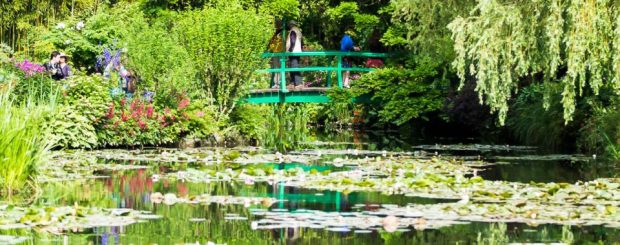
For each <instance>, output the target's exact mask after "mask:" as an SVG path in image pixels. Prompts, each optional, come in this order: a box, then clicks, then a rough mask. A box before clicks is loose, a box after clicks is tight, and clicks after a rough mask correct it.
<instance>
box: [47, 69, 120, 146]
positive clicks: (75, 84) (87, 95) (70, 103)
mask: <svg viewBox="0 0 620 245" xmlns="http://www.w3.org/2000/svg"><path fill="white" fill-rule="evenodd" d="M109 89H110V88H109V86H108V84H107V82H105V81H103V79H102V78H101V77H99V76H74V77H72V78H70V79H69V80H67V81H65V84H64V90H63V96H61V99H60V101H61V103H62V104H61V106H60V107H58V108H57V110H56V112H55V113H53V114H51V115H48V116H47V117H46V119H47V120H46V124H45V126H46V128H47V129H48V130H49V131H50V132H51V135H52V136H51V140H52V142H53V144H54V145H55V146H56V147H61V148H89V149H92V148H96V147H97V146H98V145H99V143H98V138H97V133H96V126H97V125H98V124H100V123H101V120H102V119H103V117H104V116H105V113H106V111H107V109H108V105H109V102H110V101H111V98H110V94H109Z"/></svg>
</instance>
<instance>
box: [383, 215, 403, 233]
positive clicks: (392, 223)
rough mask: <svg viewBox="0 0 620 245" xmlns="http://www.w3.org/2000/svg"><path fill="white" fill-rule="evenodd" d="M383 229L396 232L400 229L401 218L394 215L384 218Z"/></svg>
mask: <svg viewBox="0 0 620 245" xmlns="http://www.w3.org/2000/svg"><path fill="white" fill-rule="evenodd" d="M382 224H383V229H384V230H385V231H387V232H390V233H391V232H395V231H396V230H397V229H398V225H400V220H398V218H396V217H395V216H393V215H390V216H387V217H385V219H383V222H382Z"/></svg>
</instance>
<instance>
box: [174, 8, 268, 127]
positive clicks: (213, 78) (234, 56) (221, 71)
mask: <svg viewBox="0 0 620 245" xmlns="http://www.w3.org/2000/svg"><path fill="white" fill-rule="evenodd" d="M272 21H273V20H272V18H270V17H269V16H268V15H265V14H257V13H256V11H252V10H245V9H243V8H242V6H241V5H240V4H238V3H235V2H233V3H222V4H219V5H217V6H215V7H208V8H205V9H203V10H199V11H198V10H195V11H188V12H186V13H183V14H181V15H180V17H179V20H178V22H177V25H176V26H175V27H174V28H173V33H175V35H177V36H178V37H179V38H180V39H179V43H180V44H181V45H182V46H183V47H184V48H185V50H186V51H187V52H188V54H189V57H190V59H191V60H192V61H193V62H194V67H195V69H196V70H197V71H198V75H197V77H198V79H200V88H201V91H202V92H203V94H204V96H205V97H206V98H207V99H208V100H209V101H210V105H212V106H215V107H216V108H217V115H216V118H217V119H218V120H224V119H226V118H227V117H228V114H230V112H231V111H232V110H233V109H234V107H235V105H236V103H237V100H238V99H239V98H240V97H241V96H242V95H243V94H244V92H245V91H246V90H247V87H248V85H249V84H250V83H251V82H252V80H255V79H256V78H257V75H256V72H255V71H256V70H257V69H259V68H263V67H265V66H266V61H265V60H264V59H262V58H261V54H262V52H263V51H264V48H265V44H266V43H267V41H268V40H269V37H270V36H271V35H272V32H273V30H272Z"/></svg>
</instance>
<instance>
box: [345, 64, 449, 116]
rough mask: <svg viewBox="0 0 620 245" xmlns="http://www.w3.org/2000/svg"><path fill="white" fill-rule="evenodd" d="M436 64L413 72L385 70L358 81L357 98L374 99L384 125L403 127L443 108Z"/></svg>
mask: <svg viewBox="0 0 620 245" xmlns="http://www.w3.org/2000/svg"><path fill="white" fill-rule="evenodd" d="M437 68H438V66H437V64H434V63H433V62H432V61H424V62H422V63H420V64H419V65H418V66H416V67H415V68H414V69H404V68H394V67H391V68H383V69H379V70H376V71H373V72H371V73H370V74H367V75H365V76H362V77H361V78H360V79H358V80H356V81H355V84H354V85H353V88H354V90H353V91H354V95H355V96H361V95H371V96H372V98H371V100H372V102H374V104H376V105H378V106H377V107H375V108H371V109H372V110H376V111H377V114H378V116H379V120H380V121H382V122H387V123H393V124H396V125H402V124H404V123H406V122H408V121H410V120H411V119H414V118H424V117H425V114H427V113H430V112H434V111H438V110H440V109H441V108H442V107H443V106H444V100H445V95H444V93H443V91H445V90H446V89H444V86H447V83H448V82H447V81H446V80H445V79H443V78H441V77H438V72H437V70H436V69H437Z"/></svg>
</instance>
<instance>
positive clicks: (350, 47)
mask: <svg viewBox="0 0 620 245" xmlns="http://www.w3.org/2000/svg"><path fill="white" fill-rule="evenodd" d="M351 36H355V33H354V32H353V31H352V30H347V31H346V32H345V33H344V36H343V37H342V40H340V52H351V51H360V48H359V47H356V46H355V44H354V43H353V38H351ZM342 68H351V59H350V58H349V57H343V60H342ZM350 77H351V71H343V72H342V83H343V86H344V87H345V88H349V87H350V85H349V81H350Z"/></svg>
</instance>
